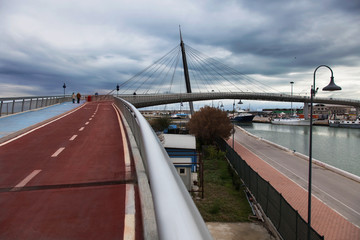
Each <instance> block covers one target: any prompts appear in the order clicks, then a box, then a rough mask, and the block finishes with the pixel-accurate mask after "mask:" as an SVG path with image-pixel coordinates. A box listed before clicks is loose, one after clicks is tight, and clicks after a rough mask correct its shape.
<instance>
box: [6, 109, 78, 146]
mask: <svg viewBox="0 0 360 240" xmlns="http://www.w3.org/2000/svg"><path fill="white" fill-rule="evenodd" d="M83 103H84V102H81V103H80V104H76V103H75V104H73V103H72V102H65V103H61V104H56V105H53V106H49V107H45V108H38V109H34V110H31V111H26V112H22V113H17V114H12V115H7V116H4V117H0V139H1V138H3V137H6V136H9V135H10V134H13V133H15V132H17V131H20V130H22V129H25V128H27V127H30V126H33V125H35V124H38V123H41V122H43V121H45V120H48V119H51V118H53V117H56V116H58V115H60V114H62V113H65V112H67V111H70V110H72V109H74V108H76V107H79V106H81V105H82V104H83Z"/></svg>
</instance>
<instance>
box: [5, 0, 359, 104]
mask: <svg viewBox="0 0 360 240" xmlns="http://www.w3.org/2000/svg"><path fill="white" fill-rule="evenodd" d="M359 23H360V1H358V0H341V1H340V0H317V1H313V0H300V1H299V0H297V1H292V0H273V1H268V0H221V1H219V0H217V1H215V0H199V1H194V0H181V1H174V0H151V1H148V0H117V1H115V0H113V1H111V0H76V1H74V0H61V1H59V0H31V1H26V0H0V33H1V37H0V97H11V96H30V95H61V94H62V93H63V88H62V86H63V84H64V82H65V83H66V85H67V88H66V91H67V93H70V92H73V91H75V92H78V91H80V92H82V93H83V94H91V93H94V92H99V93H108V92H109V91H111V90H112V89H114V87H115V86H116V84H121V83H123V82H125V81H126V80H128V79H129V78H131V77H132V76H133V75H134V74H136V73H138V72H140V71H141V70H143V69H144V68H145V67H147V66H148V65H150V64H151V63H153V62H154V61H156V60H157V59H159V58H160V57H161V56H163V55H164V54H166V53H167V52H169V51H170V50H171V49H173V48H174V47H176V46H177V45H178V44H179V27H178V26H179V25H181V29H182V34H183V38H184V42H185V44H187V45H189V46H191V47H193V48H194V49H197V50H199V51H200V52H202V53H204V54H206V55H208V56H211V57H214V58H217V59H218V60H220V61H221V62H223V63H225V64H227V65H229V66H231V67H232V68H234V69H236V70H238V71H240V72H242V73H245V74H247V75H249V76H251V77H252V78H254V79H256V80H258V81H261V82H263V83H264V84H266V85H268V86H271V87H273V88H274V89H277V90H278V91H282V92H288V93H289V92H290V83H289V82H290V81H294V82H295V84H294V94H300V93H301V94H305V93H308V92H309V91H310V86H311V85H312V80H313V72H314V70H315V68H316V67H317V66H319V65H322V64H326V65H328V66H330V67H331V68H332V70H333V71H334V76H335V82H336V83H337V84H338V85H339V86H341V87H342V88H343V90H342V91H339V92H333V93H325V92H319V94H318V96H322V97H326V96H333V97H339V98H353V99H358V100H359V99H360V40H359V39H360V24H359ZM329 77H330V71H329V70H328V69H326V68H321V69H319V70H318V71H317V74H316V85H317V86H318V87H320V88H322V87H324V86H326V85H327V84H328V81H329Z"/></svg>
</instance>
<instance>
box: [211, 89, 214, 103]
mask: <svg viewBox="0 0 360 240" xmlns="http://www.w3.org/2000/svg"><path fill="white" fill-rule="evenodd" d="M211 92H212V93H213V92H214V90H211ZM211 107H214V99H213V100H212V102H211Z"/></svg>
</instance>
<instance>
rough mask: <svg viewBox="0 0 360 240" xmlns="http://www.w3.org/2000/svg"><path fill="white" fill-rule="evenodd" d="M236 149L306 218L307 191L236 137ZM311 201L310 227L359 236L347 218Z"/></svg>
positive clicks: (335, 239)
mask: <svg viewBox="0 0 360 240" xmlns="http://www.w3.org/2000/svg"><path fill="white" fill-rule="evenodd" d="M235 140H236V138H235ZM228 144H230V145H232V139H229V140H228ZM269 147H271V146H270V145H268V144H267V145H266V144H265V143H264V146H263V148H269ZM235 151H236V152H237V153H238V154H239V155H240V156H241V157H242V158H243V159H244V160H245V161H246V162H247V163H248V164H249V166H250V167H251V168H252V169H254V171H256V172H258V174H259V175H260V176H261V177H262V178H264V179H265V180H267V181H269V182H270V184H271V185H272V186H273V187H274V188H275V189H276V190H277V191H278V192H279V193H281V194H282V195H283V197H284V198H285V199H286V200H287V201H288V202H289V203H290V204H291V205H292V207H293V208H295V209H296V210H298V211H299V214H300V215H301V216H302V217H303V219H307V203H308V202H307V197H308V192H307V191H306V190H305V189H303V188H302V187H300V186H299V185H298V184H296V183H295V182H293V181H292V180H290V179H289V178H288V177H286V176H285V175H283V174H282V173H280V172H279V171H278V170H276V169H275V168H273V167H272V166H271V165H269V164H268V163H267V162H265V161H264V160H262V159H261V158H260V157H259V156H257V155H255V154H254V153H253V152H252V151H250V150H249V149H248V148H246V147H245V146H244V145H243V144H241V143H240V142H238V141H235ZM279 151H281V150H279ZM311 201H312V215H311V216H312V227H313V228H314V229H315V230H316V231H317V232H318V233H319V234H320V235H324V237H325V239H326V240H329V239H330V240H340V239H344V240H345V239H349V240H352V239H360V229H359V228H357V227H356V226H355V225H353V224H352V223H350V222H349V221H347V220H346V219H345V218H344V217H342V216H341V215H340V214H338V213H337V212H335V211H334V210H332V209H331V208H330V207H328V206H327V205H326V204H324V203H323V202H322V201H320V200H319V199H318V198H316V197H314V196H313V197H312V200H311Z"/></svg>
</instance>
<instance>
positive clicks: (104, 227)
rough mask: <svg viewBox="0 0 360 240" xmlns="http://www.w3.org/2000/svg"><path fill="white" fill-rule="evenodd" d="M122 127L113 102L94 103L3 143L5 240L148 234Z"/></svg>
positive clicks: (0, 224)
mask: <svg viewBox="0 0 360 240" xmlns="http://www.w3.org/2000/svg"><path fill="white" fill-rule="evenodd" d="M123 131H124V130H123V129H122V128H121V124H120V122H119V117H118V113H117V111H116V109H115V108H114V107H113V106H112V104H111V102H101V103H96V102H93V103H86V104H83V105H82V106H80V107H79V108H77V109H75V110H74V111H72V112H71V113H67V114H65V115H63V117H62V118H61V119H58V120H56V121H53V122H50V123H49V124H47V125H45V126H42V127H40V128H38V129H36V130H35V131H32V132H30V133H28V134H26V135H24V136H21V137H20V138H18V139H16V140H14V141H8V142H4V143H1V144H0V207H1V210H0V211H1V214H0V238H1V239H123V238H124V237H125V236H126V237H130V238H131V239H141V238H142V231H141V229H142V227H141V226H142V223H141V216H140V212H141V211H140V210H138V209H139V206H140V205H139V200H138V188H137V183H136V175H135V170H134V167H133V161H132V159H131V156H130V154H129V152H128V150H127V145H126V144H127V143H126V137H125V135H124V134H123V133H124V132H123Z"/></svg>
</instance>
